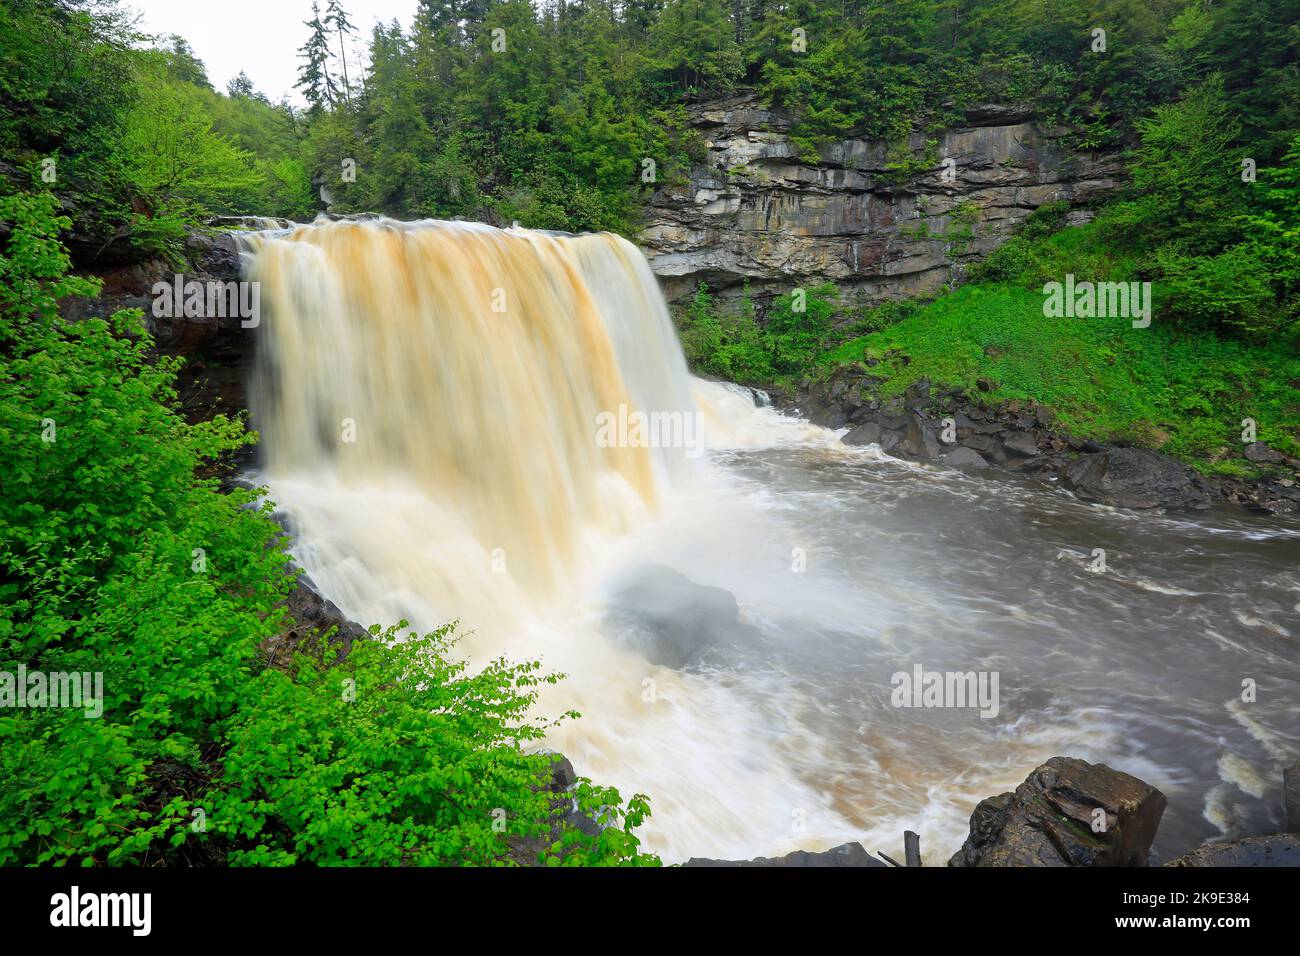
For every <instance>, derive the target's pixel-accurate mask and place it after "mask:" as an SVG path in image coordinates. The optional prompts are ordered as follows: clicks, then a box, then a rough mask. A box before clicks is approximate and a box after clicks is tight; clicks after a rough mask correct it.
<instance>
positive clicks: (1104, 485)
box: [1062, 448, 1210, 509]
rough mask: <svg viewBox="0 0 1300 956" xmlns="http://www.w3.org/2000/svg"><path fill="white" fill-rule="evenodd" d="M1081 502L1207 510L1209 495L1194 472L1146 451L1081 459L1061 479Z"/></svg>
mask: <svg viewBox="0 0 1300 956" xmlns="http://www.w3.org/2000/svg"><path fill="white" fill-rule="evenodd" d="M1062 478H1063V480H1064V483H1065V486H1066V487H1067V488H1069V489H1070V490H1071V491H1073V492H1074V493H1075V494H1076V495H1078V496H1079V497H1080V498H1083V499H1085V500H1087V501H1096V502H1100V503H1102V504H1109V505H1115V506H1117V507H1120V508H1135V509H1145V508H1196V509H1201V508H1208V507H1209V504H1210V498H1209V495H1207V494H1206V493H1205V491H1204V490H1202V487H1201V482H1200V480H1199V479H1198V478H1197V477H1196V476H1195V474H1193V472H1192V471H1191V469H1189V468H1187V467H1185V466H1183V465H1181V464H1179V463H1178V462H1176V461H1174V460H1173V459H1172V458H1169V457H1167V456H1165V455H1161V454H1159V453H1158V452H1154V451H1148V450H1147V449H1145V448H1111V449H1108V450H1107V451H1103V452H1100V453H1097V454H1093V455H1082V456H1080V457H1079V458H1077V459H1075V460H1074V461H1072V462H1070V463H1069V464H1068V465H1067V466H1066V467H1065V470H1064V473H1063V475H1062Z"/></svg>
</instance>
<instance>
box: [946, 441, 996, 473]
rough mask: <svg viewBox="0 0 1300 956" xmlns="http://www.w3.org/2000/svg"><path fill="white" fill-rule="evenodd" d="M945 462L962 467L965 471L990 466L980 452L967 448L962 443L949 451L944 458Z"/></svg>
mask: <svg viewBox="0 0 1300 956" xmlns="http://www.w3.org/2000/svg"><path fill="white" fill-rule="evenodd" d="M944 463H945V464H947V465H949V466H951V467H953V468H960V469H962V470H963V471H965V470H969V469H974V468H988V467H990V466H989V463H988V461H987V460H986V459H985V458H984V456H983V455H981V454H980V453H979V452H977V451H975V450H974V449H973V448H965V447H962V446H960V445H959V446H958V447H956V448H954V449H953V450H952V451H950V452H948V454H947V456H946V457H945V458H944Z"/></svg>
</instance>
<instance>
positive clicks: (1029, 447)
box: [1002, 432, 1038, 458]
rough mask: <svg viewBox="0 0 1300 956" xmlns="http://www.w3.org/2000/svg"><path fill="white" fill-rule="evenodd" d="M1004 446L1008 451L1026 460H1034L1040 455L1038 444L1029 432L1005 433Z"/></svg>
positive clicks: (1003, 437) (1003, 436)
mask: <svg viewBox="0 0 1300 956" xmlns="http://www.w3.org/2000/svg"><path fill="white" fill-rule="evenodd" d="M1002 446H1003V447H1004V448H1006V450H1007V451H1009V452H1012V453H1013V454H1016V455H1020V456H1021V457H1024V458H1033V457H1034V456H1035V455H1037V454H1038V443H1037V442H1035V441H1034V436H1033V435H1031V434H1029V433H1028V432H1004V433H1003V435H1002Z"/></svg>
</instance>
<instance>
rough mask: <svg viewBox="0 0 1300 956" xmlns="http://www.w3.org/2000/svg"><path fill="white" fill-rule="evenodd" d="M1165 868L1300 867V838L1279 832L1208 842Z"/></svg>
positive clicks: (1172, 861)
mask: <svg viewBox="0 0 1300 956" xmlns="http://www.w3.org/2000/svg"><path fill="white" fill-rule="evenodd" d="M1165 865H1166V866H1300V836H1297V835H1296V834H1294V833H1276V834H1273V835H1272V836H1257V837H1246V838H1245V839H1242V840H1229V841H1227V842H1224V843H1207V844H1205V845H1204V846H1198V847H1197V848H1196V849H1195V850H1192V851H1191V852H1190V853H1185V854H1183V855H1182V856H1180V857H1179V858H1178V859H1176V860H1171V861H1170V862H1168V863H1166V864H1165Z"/></svg>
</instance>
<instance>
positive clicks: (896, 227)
mask: <svg viewBox="0 0 1300 956" xmlns="http://www.w3.org/2000/svg"><path fill="white" fill-rule="evenodd" d="M691 116H692V124H693V126H694V127H695V129H696V130H698V131H699V133H700V134H701V135H702V136H703V138H704V140H705V143H706V145H707V149H708V157H707V159H706V161H705V162H703V163H701V164H700V165H697V166H695V167H694V168H692V170H691V172H690V176H689V182H688V183H686V184H682V185H676V184H665V185H663V186H661V187H660V188H659V189H657V190H656V191H655V193H654V194H653V197H652V198H651V201H650V203H649V206H648V208H647V210H646V224H645V227H644V228H643V229H642V230H641V232H640V234H639V235H638V236H637V242H638V244H639V245H640V246H641V247H642V248H643V249H644V250H645V252H646V255H647V256H648V257H649V259H650V263H651V267H652V268H653V269H654V271H655V273H656V274H657V275H658V276H659V277H660V279H661V280H662V281H663V283H664V286H665V291H666V292H667V294H668V296H669V298H670V299H673V300H681V299H684V298H687V297H689V296H690V295H691V294H693V293H694V291H695V288H696V286H697V285H698V283H699V282H701V281H703V282H706V283H707V284H708V285H709V288H710V289H711V290H714V291H716V292H718V293H720V294H721V295H722V296H724V297H727V296H735V295H738V294H739V293H740V290H741V288H742V285H743V283H744V282H746V281H748V283H749V286H750V290H751V293H752V294H754V296H755V298H756V299H758V300H760V301H761V300H763V299H764V298H768V297H770V296H773V295H777V294H781V293H783V292H788V291H790V289H791V288H792V287H794V286H797V285H803V286H808V285H811V284H814V283H817V282H821V281H830V282H834V283H836V284H837V285H838V286H839V287H840V290H841V292H842V293H844V294H845V296H846V297H847V298H848V299H849V300H851V301H858V302H862V303H867V304H871V303H876V302H880V301H883V300H886V299H891V298H904V297H908V296H918V295H921V296H924V295H933V294H935V293H937V292H938V291H939V290H940V289H941V288H942V287H943V286H944V285H945V284H947V283H949V282H952V281H954V280H957V279H960V278H961V275H962V272H963V269H964V267H965V266H966V264H967V263H970V262H973V261H977V260H978V259H980V258H983V257H984V256H986V255H987V254H988V253H989V252H991V251H992V250H993V249H995V248H996V247H997V246H998V245H1000V244H1001V243H1002V242H1004V241H1005V240H1006V239H1007V238H1008V237H1009V236H1010V235H1011V233H1012V232H1013V231H1014V228H1015V226H1016V225H1017V224H1018V223H1020V222H1021V221H1023V220H1024V219H1025V218H1026V217H1027V216H1029V215H1030V213H1032V212H1033V211H1034V210H1035V209H1037V208H1038V207H1039V206H1042V205H1044V204H1046V203H1051V202H1067V203H1070V204H1071V205H1081V204H1084V203H1087V202H1088V201H1090V200H1092V199H1094V198H1096V197H1098V196H1101V195H1103V194H1106V193H1108V192H1110V191H1112V190H1113V189H1115V188H1116V187H1117V186H1118V185H1119V184H1120V181H1121V177H1122V175H1123V167H1122V164H1121V163H1120V160H1119V158H1118V156H1117V155H1116V154H1114V153H1076V152H1071V151H1069V150H1067V149H1066V148H1064V146H1063V145H1062V143H1061V141H1060V139H1059V131H1057V130H1054V129H1049V128H1047V127H1045V126H1044V125H1042V124H1040V123H1039V122H1036V121H1035V119H1034V118H1033V116H1032V114H1031V113H1030V112H1029V111H1028V110H1026V109H1019V108H1012V107H998V106H987V107H981V108H978V109H974V110H970V111H968V112H967V114H966V124H965V125H964V126H962V127H960V128H956V129H951V130H948V131H947V132H945V133H942V134H936V135H934V136H931V137H929V138H930V139H933V140H934V143H933V145H932V146H927V136H926V135H925V134H921V133H916V134H913V136H912V137H911V140H910V142H909V143H908V149H907V150H906V151H904V152H903V154H902V155H903V156H906V155H908V154H909V153H910V155H911V157H912V158H913V159H917V158H922V157H923V158H924V162H926V164H927V165H928V166H929V168H926V169H924V170H923V171H922V172H921V173H919V174H917V175H913V176H910V177H908V178H904V179H901V180H900V179H899V177H898V173H897V170H896V169H895V170H891V168H890V167H891V165H895V166H896V164H897V163H898V161H899V158H900V157H899V152H898V151H897V150H891V149H890V147H889V144H887V143H885V142H882V141H879V140H869V139H861V138H857V139H847V140H844V141H842V142H839V143H834V144H832V145H829V146H826V147H824V148H823V149H822V150H821V154H820V155H821V158H820V161H819V162H817V163H816V164H814V165H810V164H807V163H804V162H801V161H800V159H799V156H798V149H797V147H796V146H795V144H794V143H793V142H792V141H791V140H790V136H789V133H790V129H791V125H792V123H791V117H790V115H789V114H786V113H783V112H781V111H778V110H772V109H768V108H766V107H764V106H763V105H762V104H761V103H759V102H758V100H757V99H756V98H755V97H754V96H752V95H748V96H741V97H736V98H732V99H728V100H718V101H713V102H709V103H703V104H699V105H697V106H695V107H693V108H692V111H691ZM945 160H951V161H952V164H949V165H945V162H944V161H945ZM1071 215H1072V217H1073V218H1074V220H1075V221H1082V220H1083V219H1085V218H1086V217H1087V216H1088V215H1089V214H1088V213H1087V212H1086V211H1085V210H1076V211H1074V212H1072V213H1071Z"/></svg>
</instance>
